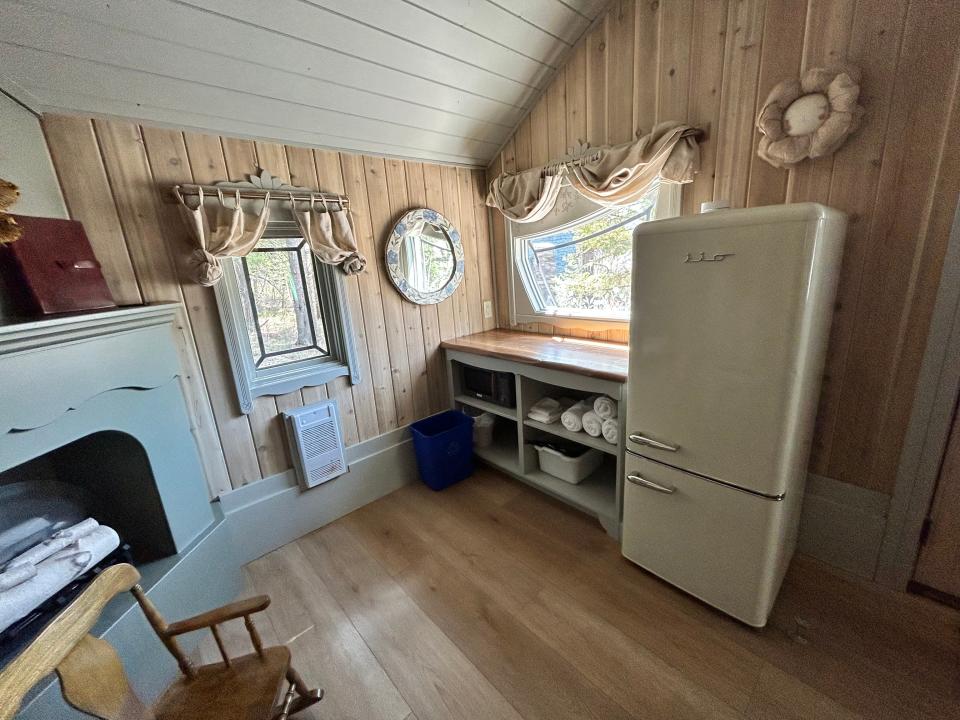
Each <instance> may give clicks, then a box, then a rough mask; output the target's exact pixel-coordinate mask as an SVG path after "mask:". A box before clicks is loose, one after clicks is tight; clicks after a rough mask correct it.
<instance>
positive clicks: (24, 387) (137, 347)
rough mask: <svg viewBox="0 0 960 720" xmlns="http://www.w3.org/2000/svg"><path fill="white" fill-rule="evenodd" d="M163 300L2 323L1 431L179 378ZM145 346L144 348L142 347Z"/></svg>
mask: <svg viewBox="0 0 960 720" xmlns="http://www.w3.org/2000/svg"><path fill="white" fill-rule="evenodd" d="M178 308H179V305H178V304H176V303H162V304H156V305H142V306H136V307H124V308H118V309H115V310H106V311H101V312H93V313H85V314H76V315H63V316H57V317H51V318H45V319H42V320H31V321H26V322H19V323H11V324H7V325H0V436H2V435H3V434H5V433H7V432H10V431H11V430H17V431H19V430H29V429H32V428H37V427H40V426H42V425H46V424H48V423H50V422H53V421H54V420H56V419H57V418H58V417H60V416H61V415H63V414H64V413H66V412H68V411H70V410H74V409H76V408H78V407H80V406H81V405H82V404H83V403H85V402H87V401H88V400H90V399H91V398H93V397H95V396H97V395H99V394H101V393H103V392H106V391H108V390H113V389H117V388H137V389H151V388H156V387H160V386H161V385H164V384H166V383H168V382H169V381H170V380H171V379H172V378H174V377H176V376H177V375H178V374H179V372H180V370H179V361H178V358H177V354H176V348H175V346H174V345H173V343H172V342H171V341H170V334H169V332H168V331H166V330H164V331H161V332H152V333H151V332H143V331H144V330H147V329H149V328H157V327H160V326H167V327H169V326H170V324H171V323H172V322H173V320H174V318H175V316H176V313H177V310H178ZM145 344H146V345H145Z"/></svg>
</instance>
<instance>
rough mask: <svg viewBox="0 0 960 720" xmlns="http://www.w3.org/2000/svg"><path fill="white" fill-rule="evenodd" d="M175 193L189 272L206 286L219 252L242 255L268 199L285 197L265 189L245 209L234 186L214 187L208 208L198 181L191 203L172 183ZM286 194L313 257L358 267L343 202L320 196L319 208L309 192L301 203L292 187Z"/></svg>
mask: <svg viewBox="0 0 960 720" xmlns="http://www.w3.org/2000/svg"><path fill="white" fill-rule="evenodd" d="M174 194H175V195H176V197H177V200H179V202H180V208H181V211H182V212H183V215H184V219H185V220H186V223H187V226H188V227H189V229H190V234H191V237H192V239H193V242H194V244H195V245H196V249H195V250H194V251H193V253H192V254H191V256H190V266H191V269H192V273H193V278H194V279H195V280H196V281H197V282H198V283H199V284H201V285H204V286H206V287H210V286H212V285H216V284H217V283H218V282H220V279H221V278H222V277H223V267H222V266H221V263H220V261H221V259H222V258H225V257H244V256H245V255H248V254H249V253H250V252H251V251H252V250H253V249H254V248H255V247H256V245H257V243H258V242H259V241H260V239H261V238H262V237H263V234H264V232H265V231H266V229H267V223H268V222H269V221H270V214H271V208H270V203H271V200H274V201H275V200H279V199H284V198H283V196H282V195H279V197H275V198H271V194H270V192H269V191H266V192H265V193H264V195H263V201H262V202H263V204H262V206H261V208H260V210H259V212H250V211H249V210H248V209H245V208H244V206H243V205H242V203H241V198H240V195H241V192H240V191H239V190H235V191H234V192H233V193H230V192H229V191H227V192H226V193H225V192H223V191H219V190H218V191H217V198H218V200H219V204H218V205H217V208H216V210H215V211H212V210H211V209H210V208H208V207H205V206H204V199H205V195H204V191H203V188H202V187H198V188H197V191H196V200H195V201H194V202H195V204H194V203H192V202H190V200H189V199H188V198H185V197H184V196H183V195H182V194H181V193H180V191H179V189H178V188H174ZM287 194H288V195H289V202H290V212H291V214H292V215H293V218H294V220H295V221H296V223H297V226H298V227H299V228H300V231H301V232H302V233H303V237H304V239H306V241H307V242H308V243H309V245H310V249H311V250H312V251H313V254H314V255H315V256H316V258H317V259H318V260H319V261H320V262H322V263H326V264H328V265H338V266H340V268H341V269H342V270H343V272H344V273H346V274H347V275H353V274H356V273H359V272H361V271H362V270H363V269H364V267H365V266H366V264H367V261H366V259H365V258H364V257H363V255H361V254H360V252H359V250H358V248H357V242H356V237H355V235H354V232H353V224H352V222H351V219H350V210H349V209H348V208H347V207H344V205H342V204H341V205H338V206H336V207H332V206H328V205H327V203H326V201H324V200H323V199H322V198H321V203H322V209H321V207H318V206H317V205H316V204H315V202H314V198H313V197H312V196H311V199H310V201H309V203H308V204H306V203H304V202H302V201H297V200H295V198H294V196H293V194H292V193H287ZM298 202H299V205H298ZM304 204H306V205H307V206H306V208H304V207H303V205H304Z"/></svg>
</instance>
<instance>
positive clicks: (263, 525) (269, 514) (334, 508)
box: [220, 427, 417, 564]
mask: <svg viewBox="0 0 960 720" xmlns="http://www.w3.org/2000/svg"><path fill="white" fill-rule="evenodd" d="M345 455H346V459H347V464H348V465H349V467H350V469H349V470H348V471H347V472H346V473H345V474H343V475H341V476H340V477H338V478H335V479H334V480H330V481H329V482H326V483H324V484H323V485H319V486H318V487H315V488H311V489H310V490H302V489H301V488H300V486H299V484H298V483H297V478H296V473H295V472H294V471H293V470H292V469H291V470H287V471H286V472H282V473H278V474H277V475H273V476H271V477H268V478H265V479H263V480H260V481H258V482H255V483H251V484H250V485H245V486H244V487H241V488H237V489H236V490H232V491H230V492H227V493H224V494H223V495H221V496H220V505H221V508H222V509H223V513H224V516H225V517H226V519H227V522H228V523H229V526H230V529H231V532H232V534H233V537H234V542H235V545H236V551H237V556H238V557H239V558H240V560H241V563H242V564H246V563H248V562H250V561H251V560H255V559H256V558H258V557H260V556H262V555H265V554H266V553H268V552H270V551H272V550H276V549H277V548H279V547H282V546H284V545H286V544H287V543H289V542H292V541H294V540H296V539H297V538H299V537H302V536H303V535H306V534H307V533H310V532H313V531H314V530H316V529H318V528H321V527H323V526H324V525H327V524H329V523H331V522H333V521H334V520H336V519H337V518H340V517H343V516H344V515H347V514H348V513H350V512H353V511H354V510H356V509H357V508H359V507H362V506H364V505H366V504H368V503H371V502H373V501H374V500H377V499H379V498H381V497H383V496H384V495H387V494H389V493H391V492H393V491H394V490H397V489H398V488H401V487H403V486H404V485H406V484H408V483H411V482H414V481H415V480H417V465H416V459H415V457H414V454H413V444H412V442H411V440H410V431H409V428H407V427H402V428H398V429H396V430H392V431H391V432H388V433H385V434H383V435H379V436H377V437H375V438H371V439H370V440H366V441H364V442H362V443H358V444H356V445H352V446H351V447H348V448H346V450H345Z"/></svg>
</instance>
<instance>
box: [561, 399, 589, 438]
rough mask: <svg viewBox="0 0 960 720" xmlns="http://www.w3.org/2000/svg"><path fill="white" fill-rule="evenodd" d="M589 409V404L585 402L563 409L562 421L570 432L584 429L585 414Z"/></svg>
mask: <svg viewBox="0 0 960 720" xmlns="http://www.w3.org/2000/svg"><path fill="white" fill-rule="evenodd" d="M586 411H587V406H586V405H584V404H583V403H577V404H575V405H571V406H570V407H569V408H567V409H566V410H564V411H563V414H562V415H561V416H560V422H561V423H563V427H565V428H566V429H567V430H569V431H570V432H580V431H581V430H583V414H584V413H585V412H586Z"/></svg>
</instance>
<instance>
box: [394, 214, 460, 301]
mask: <svg viewBox="0 0 960 720" xmlns="http://www.w3.org/2000/svg"><path fill="white" fill-rule="evenodd" d="M386 255H387V271H388V272H389V273H390V279H391V280H392V281H393V284H394V285H395V286H396V288H397V290H399V291H400V294H401V295H403V296H404V297H405V298H406V299H407V300H410V301H411V302H415V303H417V304H418V305H432V304H434V303H438V302H441V301H443V300H445V299H446V298H448V297H450V295H451V294H452V293H453V291H454V290H456V289H457V286H458V285H460V282H461V281H462V280H463V244H462V243H461V242H460V233H458V232H457V229H456V228H455V227H453V225H451V224H450V221H449V220H447V219H446V218H445V217H444V216H443V215H441V214H440V213H438V212H436V211H435V210H428V209H426V208H420V209H418V210H411V211H410V212H408V213H407V214H406V215H404V216H403V217H402V218H400V222H398V223H397V225H396V227H394V228H393V232H391V233H390V238H389V239H388V240H387V251H386Z"/></svg>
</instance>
